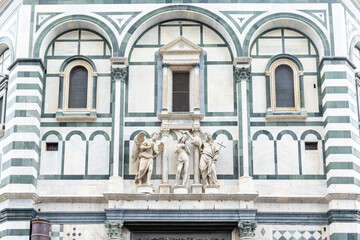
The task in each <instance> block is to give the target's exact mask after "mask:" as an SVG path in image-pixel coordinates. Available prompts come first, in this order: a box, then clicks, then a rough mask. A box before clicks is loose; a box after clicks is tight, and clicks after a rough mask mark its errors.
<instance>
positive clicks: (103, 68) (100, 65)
mask: <svg viewBox="0 0 360 240" xmlns="http://www.w3.org/2000/svg"><path fill="white" fill-rule="evenodd" d="M91 60H92V61H93V62H94V64H95V66H96V71H97V72H98V73H110V59H91Z"/></svg>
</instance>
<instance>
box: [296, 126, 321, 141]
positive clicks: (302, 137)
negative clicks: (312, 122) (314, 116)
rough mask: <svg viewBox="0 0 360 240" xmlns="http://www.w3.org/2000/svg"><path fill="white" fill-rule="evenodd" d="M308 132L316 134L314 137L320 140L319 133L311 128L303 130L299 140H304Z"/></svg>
mask: <svg viewBox="0 0 360 240" xmlns="http://www.w3.org/2000/svg"><path fill="white" fill-rule="evenodd" d="M308 134H313V135H315V136H316V138H317V139H318V140H321V135H320V134H319V133H318V132H317V131H315V130H311V129H310V130H306V131H305V132H303V134H301V137H300V140H305V138H306V135H308Z"/></svg>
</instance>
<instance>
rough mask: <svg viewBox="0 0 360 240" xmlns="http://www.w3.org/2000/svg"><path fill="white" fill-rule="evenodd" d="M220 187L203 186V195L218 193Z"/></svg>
mask: <svg viewBox="0 0 360 240" xmlns="http://www.w3.org/2000/svg"><path fill="white" fill-rule="evenodd" d="M219 188H220V186H219V185H207V186H204V189H205V193H212V194H213V193H220V191H219Z"/></svg>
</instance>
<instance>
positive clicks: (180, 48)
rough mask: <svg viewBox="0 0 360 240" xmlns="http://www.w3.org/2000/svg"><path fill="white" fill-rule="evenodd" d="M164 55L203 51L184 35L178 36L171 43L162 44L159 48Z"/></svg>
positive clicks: (199, 52)
mask: <svg viewBox="0 0 360 240" xmlns="http://www.w3.org/2000/svg"><path fill="white" fill-rule="evenodd" d="M159 51H160V53H161V54H162V55H164V54H183V53H198V54H201V53H202V51H203V50H202V48H201V47H199V46H198V45H196V44H195V43H193V42H191V41H190V40H188V39H186V38H184V37H183V36H181V37H178V38H176V39H175V40H173V41H171V42H170V43H168V44H166V45H164V46H162V47H161V48H160V49H159Z"/></svg>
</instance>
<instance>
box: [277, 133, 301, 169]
mask: <svg viewBox="0 0 360 240" xmlns="http://www.w3.org/2000/svg"><path fill="white" fill-rule="evenodd" d="M298 151H300V149H298V143H297V141H295V140H293V138H292V136H290V135H289V134H285V135H283V136H282V138H281V140H280V141H277V163H278V164H277V167H278V174H280V175H281V174H286V175H287V174H289V175H298V174H299V155H298Z"/></svg>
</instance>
